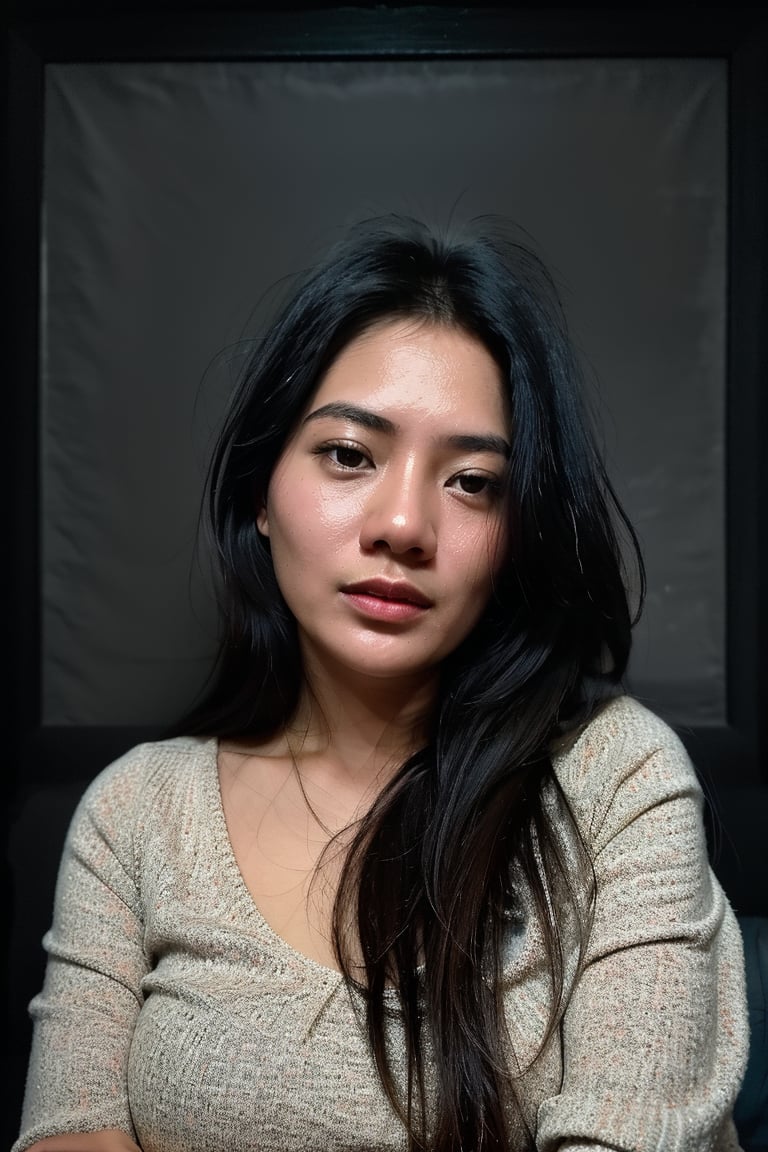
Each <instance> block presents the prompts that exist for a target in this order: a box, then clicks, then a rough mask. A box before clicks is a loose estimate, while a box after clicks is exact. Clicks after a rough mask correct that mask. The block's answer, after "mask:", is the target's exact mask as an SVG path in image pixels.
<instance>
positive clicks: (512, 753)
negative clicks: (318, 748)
mask: <svg viewBox="0 0 768 1152" xmlns="http://www.w3.org/2000/svg"><path fill="white" fill-rule="evenodd" d="M399 317H403V318H413V319H417V320H421V321H425V322H428V323H433V324H438V325H449V326H454V327H458V328H461V329H463V330H465V331H466V332H468V333H470V334H472V335H474V336H475V337H477V338H478V339H479V340H480V341H481V342H482V343H483V344H484V345H485V347H486V348H487V349H488V350H489V352H490V353H491V355H492V356H493V357H494V359H495V361H496V363H497V364H498V366H499V369H500V372H501V377H502V382H503V386H504V388H505V389H506V392H507V402H508V405H509V411H510V414H511V426H512V435H513V450H512V454H511V459H510V461H509V467H508V477H507V491H506V502H507V508H508V516H509V529H508V530H509V540H510V545H509V549H508V556H507V559H506V563H505V564H504V566H503V567H502V570H501V571H500V573H499V574H498V576H497V577H496V579H495V584H494V589H493V593H492V595H491V599H490V601H489V604H488V606H487V608H486V610H485V613H484V615H483V616H482V618H481V619H480V621H479V622H478V624H477V625H476V626H475V628H474V629H473V631H472V633H471V634H470V635H469V636H468V637H467V639H466V640H465V641H464V642H463V643H462V644H461V645H460V647H459V648H458V650H457V651H455V652H454V653H453V654H452V655H451V656H449V657H448V659H447V660H446V661H445V663H444V665H443V666H442V669H441V678H440V699H439V702H438V705H437V707H436V711H435V714H434V716H433V718H432V722H431V732H430V737H429V740H428V741H427V744H426V746H425V747H424V748H422V749H421V750H420V751H419V752H417V753H416V754H415V755H413V756H411V757H410V758H409V759H408V760H407V761H406V763H404V764H403V765H402V766H401V768H400V769H399V771H398V772H397V773H396V775H395V776H394V778H393V779H392V781H391V782H390V783H389V784H388V785H387V786H386V787H385V788H384V790H383V791H382V792H381V794H380V795H379V796H378V798H377V799H376V801H375V803H374V804H373V806H372V808H371V809H370V811H369V812H368V813H367V815H366V816H365V817H364V818H363V819H362V820H361V821H360V822H359V824H358V825H356V826H355V829H354V838H353V841H352V844H351V847H350V849H349V851H348V854H347V857H346V861H345V864H344V868H343V871H342V877H341V882H340V885H339V889H338V894H337V897H336V903H335V907H334V944H335V948H336V953H337V957H338V961H339V964H340V967H341V969H342V971H343V972H344V974H345V976H346V978H347V981H348V983H349V984H350V985H355V987H356V988H357V991H358V994H359V997H361V998H362V1002H363V1003H364V1006H365V1008H364V1019H365V1026H366V1028H367V1032H368V1036H369V1040H370V1045H371V1050H372V1053H373V1057H374V1060H375V1063H376V1066H377V1069H378V1073H379V1076H380V1078H381V1081H382V1084H383V1085H384V1088H385V1090H386V1092H387V1094H388V1096H389V1098H390V1100H391V1102H392V1104H393V1106H394V1107H395V1109H396V1111H397V1112H398V1114H399V1115H400V1117H401V1119H402V1120H403V1123H404V1124H405V1125H406V1128H407V1131H408V1142H409V1147H410V1148H412V1149H416V1148H425V1149H426V1148H428V1149H430V1150H434V1152H458V1150H459V1149H473V1150H479V1149H506V1148H508V1147H509V1146H510V1140H511V1135H510V1133H511V1132H512V1130H513V1128H514V1129H515V1130H517V1129H519V1128H520V1123H519V1121H520V1120H521V1112H520V1109H519V1108H518V1106H517V1105H516V1103H515V1101H516V1095H515V1073H516V1072H518V1071H520V1070H521V1069H515V1068H513V1067H512V1066H511V1064H512V1063H513V1062H514V1060H513V1057H512V1058H511V1057H510V1052H509V1044H508V1037H507V1036H506V1031H505V1024H504V1011H503V1003H502V995H501V974H502V969H501V964H502V951H503V945H504V938H505V936H504V934H505V932H506V931H508V926H509V922H510V918H511V917H512V918H514V917H515V916H517V915H520V914H521V910H522V901H523V897H522V892H523V889H525V892H526V893H527V904H526V907H527V908H528V909H529V914H532V915H534V916H535V917H536V919H537V921H538V924H539V929H540V931H541V933H542V936H543V939H544V941H545V944H546V950H547V962H548V964H549V968H550V977H551V990H552V997H551V1017H550V1021H549V1028H548V1029H547V1031H546V1034H545V1036H544V1037H543V1039H542V1047H543V1045H544V1043H546V1042H547V1040H548V1039H549V1038H550V1037H551V1035H552V1033H553V1032H554V1030H555V1028H556V1026H557V1024H558V1022H559V1019H560V1018H561V1014H562V1011H563V1010H564V1007H565V1003H566V1000H567V994H568V987H569V986H570V985H569V980H570V979H571V976H572V973H571V976H569V975H568V973H569V972H570V971H571V969H570V968H569V945H568V944H567V942H566V941H565V940H564V936H563V925H564V924H565V923H566V922H567V923H576V924H577V926H578V930H577V933H576V938H577V939H578V940H580V941H581V947H582V948H583V943H584V940H585V936H586V932H587V931H588V921H589V910H590V900H591V898H592V891H591V877H592V874H591V866H590V861H589V859H588V857H587V854H586V852H585V851H584V850H583V845H582V850H581V855H580V856H578V860H577V864H578V866H577V867H576V869H575V873H574V859H573V852H572V850H571V851H570V855H569V854H568V852H567V851H566V847H565V845H566V841H568V843H570V844H571V845H572V844H573V843H574V842H575V843H577V844H581V839H580V837H579V836H578V833H577V832H576V831H575V825H574V824H573V821H572V820H571V818H570V815H569V813H568V808H567V803H566V802H565V799H564V797H563V796H562V794H561V793H560V792H559V789H558V786H557V782H556V780H555V777H554V773H553V769H552V759H551V756H552V749H553V746H554V742H555V741H556V740H557V739H562V738H563V737H565V736H566V735H567V734H568V733H570V732H572V731H574V730H575V729H577V728H578V727H579V726H581V725H582V724H584V723H585V722H586V721H587V720H588V719H589V718H590V717H591V716H592V715H593V714H594V712H595V711H596V709H597V708H598V707H599V706H600V705H601V703H602V702H603V701H605V700H606V699H608V698H610V697H611V696H614V695H616V694H617V693H618V692H619V691H620V690H621V688H620V685H621V681H622V677H623V674H624V672H625V669H626V664H627V659H628V656H629V649H630V631H631V625H632V619H631V611H630V607H629V604H628V595H627V590H626V586H625V584H626V581H625V575H624V567H623V563H622V553H621V547H620V540H619V532H621V535H622V536H623V538H624V539H625V540H626V541H627V542H628V544H629V550H630V553H633V554H634V558H635V560H636V571H637V572H638V575H639V587H638V598H639V601H641V599H642V593H643V590H644V575H643V566H642V560H641V558H640V555H639V551H638V548H637V541H636V538H635V536H634V533H633V531H632V528H631V526H630V525H629V522H628V521H627V519H626V516H625V514H624V512H623V511H622V509H621V507H620V505H619V503H618V501H617V499H616V496H615V494H614V491H613V489H612V487H611V484H610V482H609V480H608V477H607V476H606V473H605V469H604V466H603V464H602V462H601V459H600V455H599V453H598V452H597V450H596V448H595V444H594V439H593V436H592V434H591V432H590V428H589V422H588V421H587V420H586V418H585V415H584V411H583V401H582V381H581V376H580V370H579V365H578V362H577V358H576V357H575V355H574V353H573V350H572V347H571V343H570V341H569V338H568V334H567V330H566V324H565V320H564V317H563V314H562V310H561V308H560V305H559V301H558V298H557V292H556V291H555V288H554V286H553V283H552V280H551V278H550V276H549V274H548V273H547V271H546V270H545V269H544V267H543V266H542V264H541V263H540V262H539V260H538V259H537V258H536V257H535V256H534V255H533V254H532V253H531V252H530V251H529V250H528V248H527V247H524V246H522V245H520V244H519V243H517V242H516V241H514V240H513V239H510V238H509V236H508V235H507V234H506V233H505V232H504V230H503V229H502V228H500V227H499V226H498V224H493V223H489V222H488V221H485V222H483V221H477V222H475V223H474V224H473V225H472V226H465V227H464V229H463V231H461V232H459V233H458V234H456V235H454V236H453V237H448V236H446V235H440V234H438V233H436V232H434V231H432V230H430V229H429V228H427V227H426V226H424V225H423V224H420V223H419V222H417V221H414V220H411V219H408V218H402V217H384V218H378V219H376V220H373V221H367V222H365V223H364V224H359V225H357V226H354V227H353V228H351V229H350V230H349V232H348V234H347V235H346V236H345V238H344V240H342V241H341V242H340V243H339V244H337V245H336V246H335V247H334V248H333V249H332V250H331V252H330V254H329V255H328V256H327V258H326V259H325V260H324V261H323V262H322V263H321V264H320V265H319V266H318V267H316V268H315V269H314V270H313V271H312V272H311V273H310V274H309V275H307V276H306V277H305V279H304V281H303V283H302V284H301V286H300V287H299V289H298V290H297V292H296V294H295V295H294V296H293V298H292V299H291V300H290V302H289V303H288V304H287V305H286V306H285V307H284V309H283V311H282V314H281V315H280V316H279V317H278V318H277V319H276V321H275V322H274V323H273V325H272V326H271V328H270V330H269V332H268V334H267V335H266V337H265V338H264V340H263V341H262V342H261V343H260V344H259V345H258V346H257V348H256V350H255V351H254V352H253V353H252V355H251V356H250V358H249V360H248V362H247V364H246V366H245V368H244V371H243V372H242V376H241V380H240V384H239V387H238V389H237V392H236V395H235V396H234V398H233V401H232V404H231V408H230V411H229V415H228V417H227V420H226V424H225V427H224V429H223V432H222V435H221V438H220V441H219V444H218V447H217V450H216V453H215V456H214V458H213V462H212V467H211V471H210V478H209V487H208V511H209V513H210V517H209V518H210V526H211V529H212V533H213V539H214V541H215V550H216V558H217V561H218V567H219V571H220V597H221V610H222V621H223V629H224V632H223V637H222V643H221V649H220V653H219V661H218V665H217V671H216V676H215V680H214V681H213V683H212V686H211V688H210V690H209V692H208V693H207V695H206V696H205V698H204V699H203V700H202V701H201V703H200V704H199V705H198V706H197V707H196V708H195V709H194V711H193V712H192V713H191V715H189V716H188V717H187V718H186V720H185V721H184V723H183V725H182V727H183V729H184V730H185V731H186V732H187V733H192V734H195V733H197V734H205V735H216V736H219V737H226V738H230V739H240V738H250V739H252V738H253V737H254V736H264V735H267V734H268V733H272V732H276V731H277V730H279V729H281V728H282V727H283V726H284V725H286V724H287V723H288V722H289V721H290V720H291V718H292V716H293V715H294V712H295V710H296V707H297V704H298V701H299V696H300V692H301V688H302V666H301V659H300V654H299V646H298V638H297V630H296V624H295V621H294V619H293V617H292V615H291V613H290V612H289V610H288V608H287V606H286V604H285V602H284V600H283V598H282V595H281V593H280V589H279V587H278V584H277V581H276V578H275V574H274V570H273V567H272V562H271V557H270V552H269V545H268V542H267V541H266V540H265V539H264V538H263V537H262V536H260V535H259V533H258V531H257V528H256V523H255V514H256V509H257V507H258V506H259V503H260V501H261V500H262V499H263V498H264V497H265V495H266V491H267V486H268V483H269V478H270V475H271V473H272V470H273V468H274V466H275V463H276V461H277V459H278V457H279V456H280V453H281V451H282V449H283V447H284V445H285V443H286V440H287V439H288V437H289V436H290V434H291V432H292V431H293V429H294V427H295V425H296V422H297V420H298V419H299V417H300V415H301V414H302V413H303V412H304V410H305V408H306V406H307V404H308V403H309V401H310V399H311V397H312V395H313V393H314V391H315V390H316V388H317V386H318V383H319V381H320V379H321V377H322V376H323V373H324V372H325V371H326V370H327V368H328V367H329V365H330V364H331V363H332V361H333V359H334V357H335V356H336V355H337V354H338V353H339V351H340V350H341V349H342V348H343V347H345V345H346V344H347V343H348V342H349V341H350V340H352V339H354V338H355V337H356V336H358V335H360V334H361V333H362V332H364V331H366V330H367V329H368V328H370V327H371V326H372V325H373V324H375V323H377V322H379V321H382V320H384V319H394V318H399ZM553 794H554V795H555V796H556V797H557V800H558V802H557V803H556V804H554V805H553V804H552V802H551V800H550V801H549V802H548V801H547V800H546V799H545V795H546V796H550V798H551V796H552V795H553ZM564 825H569V826H570V831H571V833H572V835H571V836H570V839H568V837H565V839H564V832H563V829H564ZM530 909H533V911H532V912H530ZM350 924H351V925H353V935H354V937H355V938H354V941H352V940H351V938H350V931H349V926H350ZM353 943H354V947H355V948H356V949H357V950H361V952H362V957H363V960H364V965H365V979H364V981H360V982H356V981H355V978H354V976H353V971H352V970H353V963H352V959H351V956H352V945H353ZM358 954H359V952H358ZM387 986H394V987H395V988H396V989H397V993H398V996H399V1006H400V1014H399V1015H400V1020H401V1025H402V1027H403V1029H404V1035H405V1045H406V1050H407V1051H406V1056H407V1067H408V1076H407V1082H406V1083H405V1084H403V1083H399V1082H398V1080H397V1077H396V1076H395V1074H394V1072H393V1068H392V1063H391V1059H390V1057H389V1055H388V1048H387V1036H388V1035H389V1033H390V1029H391V1027H392V1016H391V1004H390V1001H389V998H388V997H387V996H385V989H386V988H387ZM358 1002H359V999H358ZM427 1050H429V1051H431V1052H432V1053H433V1057H434V1060H435V1072H434V1074H430V1075H429V1076H427V1075H426V1066H427V1056H426V1055H425V1053H426V1051H427Z"/></svg>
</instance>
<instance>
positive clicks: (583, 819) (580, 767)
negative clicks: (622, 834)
mask: <svg viewBox="0 0 768 1152" xmlns="http://www.w3.org/2000/svg"><path fill="white" fill-rule="evenodd" d="M552 763H553V768H554V772H555V776H556V777H557V780H558V783H559V784H560V787H561V788H562V790H563V793H564V794H565V796H566V799H567V800H568V802H569V805H570V806H571V809H572V811H573V814H574V816H575V818H576V820H577V823H579V825H580V826H581V827H582V830H583V831H586V832H587V833H588V835H589V837H590V839H592V840H593V841H594V839H595V838H599V830H600V828H601V827H603V826H604V825H605V824H606V822H607V821H608V817H609V815H610V817H611V820H610V823H611V824H612V825H614V824H615V823H616V822H617V821H618V822H619V823H624V822H626V821H629V820H631V819H634V818H635V817H636V816H638V815H640V813H641V812H643V811H646V810H648V809H649V808H651V807H653V806H654V805H656V804H659V803H662V802H663V801H665V800H671V799H674V798H679V797H683V796H687V797H690V798H692V799H694V800H695V802H696V803H697V804H698V803H700V799H701V789H700V786H699V783H698V778H697V776H696V771H695V769H694V767H693V765H692V764H691V760H690V758H689V756H688V753H687V752H686V749H685V746H684V745H683V743H682V741H681V740H680V737H679V736H678V735H677V734H676V733H675V732H674V731H673V729H672V728H670V726H669V725H668V724H667V723H665V721H664V720H662V719H661V717H659V716H657V715H656V714H655V713H654V712H651V711H650V709H648V708H646V707H645V706H644V705H643V704H641V703H640V702H639V701H638V700H636V699H634V698H633V697H631V696H619V697H616V698H615V699H613V700H610V701H608V702H607V703H606V704H604V705H603V706H602V707H601V708H600V709H599V710H598V711H597V712H596V713H595V714H594V716H593V717H592V718H591V719H590V720H589V721H588V722H587V723H586V724H584V725H583V726H582V727H581V728H579V729H578V730H577V731H576V732H574V733H572V734H571V735H570V736H569V737H567V738H565V739H564V740H562V741H561V742H560V743H559V745H558V747H557V748H556V749H555V751H554V752H553V757H552Z"/></svg>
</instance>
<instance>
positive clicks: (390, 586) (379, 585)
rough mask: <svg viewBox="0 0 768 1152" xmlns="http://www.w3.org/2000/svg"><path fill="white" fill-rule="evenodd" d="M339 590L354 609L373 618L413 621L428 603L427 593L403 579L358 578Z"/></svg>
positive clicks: (429, 605)
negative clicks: (356, 581)
mask: <svg viewBox="0 0 768 1152" xmlns="http://www.w3.org/2000/svg"><path fill="white" fill-rule="evenodd" d="M341 592H342V595H343V596H344V597H345V599H346V600H348V601H349V602H350V603H351V604H352V605H353V606H354V607H355V608H356V609H357V611H358V612H361V613H362V614H363V615H364V616H369V617H370V618H371V619H374V620H394V621H398V620H413V619H414V618H415V617H416V616H420V615H421V614H422V612H425V611H426V610H427V609H428V608H431V606H432V601H431V600H430V599H429V597H428V596H426V595H425V594H424V593H423V592H422V591H421V590H420V589H418V588H416V587H414V586H413V585H412V584H409V583H408V582H407V581H405V580H381V579H376V580H362V581H360V582H359V583H357V584H347V585H345V586H344V587H343V588H342V589H341Z"/></svg>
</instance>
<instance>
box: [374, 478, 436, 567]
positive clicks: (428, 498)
mask: <svg viewBox="0 0 768 1152" xmlns="http://www.w3.org/2000/svg"><path fill="white" fill-rule="evenodd" d="M360 544H361V546H362V547H363V548H364V549H365V550H366V551H368V550H370V549H376V548H387V549H389V551H391V552H393V553H395V554H397V555H403V554H405V553H409V552H410V553H412V554H413V556H414V558H415V559H419V560H431V559H432V557H433V556H434V555H435V552H436V551H437V520H436V509H435V507H434V501H433V494H431V493H430V492H429V491H428V488H427V485H426V484H421V483H419V482H418V480H417V477H416V476H415V475H414V473H413V471H412V470H404V471H403V472H401V473H399V474H396V475H390V476H387V477H386V478H383V479H382V480H381V481H380V483H379V484H377V485H376V488H375V490H374V491H373V492H371V493H370V495H369V497H368V500H367V502H366V506H365V509H364V515H363V523H362V527H361V531H360Z"/></svg>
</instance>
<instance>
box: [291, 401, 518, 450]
mask: <svg viewBox="0 0 768 1152" xmlns="http://www.w3.org/2000/svg"><path fill="white" fill-rule="evenodd" d="M328 416H331V417H334V416H335V417H336V418H337V419H340V420H350V421H352V423H353V424H360V425H361V426H362V427H363V428H369V429H370V430H371V431H373V432H385V433H386V434H387V435H389V436H394V435H395V434H396V432H397V425H396V424H395V423H394V422H393V421H392V420H388V419H387V417H386V416H379V414H378V413H377V412H371V410H370V409H369V408H361V407H360V406H359V405H357V404H344V403H343V402H341V401H338V400H335V401H331V403H330V404H323V405H321V407H320V408H316V409H315V411H314V412H310V413H309V415H308V416H305V417H304V420H303V423H304V424H308V423H309V422H310V421H311V420H322V419H323V418H324V417H328ZM435 440H436V443H437V444H439V445H441V446H445V447H447V448H458V449H459V450H460V451H461V452H494V453H496V454H497V455H499V456H503V457H504V459H505V460H508V459H509V457H510V455H511V452H512V449H511V448H510V446H509V444H508V443H507V441H506V440H505V439H504V437H503V436H497V435H495V434H494V433H493V432H478V433H473V432H457V433H455V434H453V435H448V436H438V437H436V438H435Z"/></svg>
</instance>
